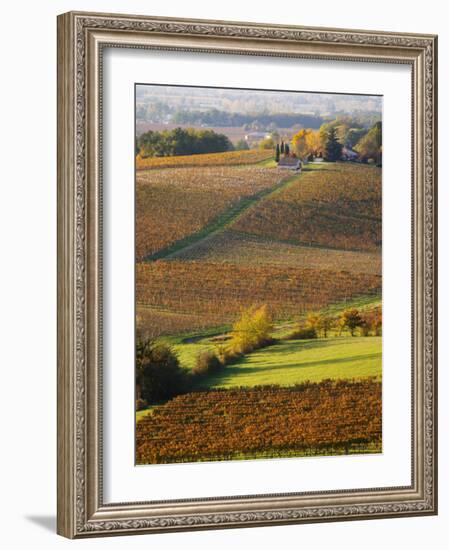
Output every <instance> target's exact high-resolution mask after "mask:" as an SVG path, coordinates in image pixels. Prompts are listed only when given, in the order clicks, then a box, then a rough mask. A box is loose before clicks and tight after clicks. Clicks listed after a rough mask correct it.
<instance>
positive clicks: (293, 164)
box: [278, 157, 302, 170]
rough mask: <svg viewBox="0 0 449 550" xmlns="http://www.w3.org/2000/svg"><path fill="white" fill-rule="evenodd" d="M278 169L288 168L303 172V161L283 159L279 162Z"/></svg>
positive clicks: (292, 158) (290, 158)
mask: <svg viewBox="0 0 449 550" xmlns="http://www.w3.org/2000/svg"><path fill="white" fill-rule="evenodd" d="M278 168H287V169H288V170H301V168H302V161H301V159H299V158H297V157H281V158H280V159H279V162H278Z"/></svg>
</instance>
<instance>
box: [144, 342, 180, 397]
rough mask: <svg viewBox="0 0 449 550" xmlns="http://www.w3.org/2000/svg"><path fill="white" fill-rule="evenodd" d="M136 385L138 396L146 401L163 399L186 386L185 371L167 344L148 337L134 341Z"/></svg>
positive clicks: (176, 393)
mask: <svg viewBox="0 0 449 550" xmlns="http://www.w3.org/2000/svg"><path fill="white" fill-rule="evenodd" d="M136 387H137V395H138V399H142V400H145V401H146V402H147V403H148V404H150V403H157V402H159V401H165V400H167V399H170V398H172V397H174V396H175V395H179V394H181V393H183V392H185V391H186V390H187V389H188V384H187V376H186V372H185V371H184V369H182V368H181V367H180V365H179V361H178V358H177V356H176V354H175V353H174V352H173V351H172V349H171V348H170V347H169V346H167V345H165V344H160V343H155V342H153V341H151V340H146V341H139V342H137V346H136Z"/></svg>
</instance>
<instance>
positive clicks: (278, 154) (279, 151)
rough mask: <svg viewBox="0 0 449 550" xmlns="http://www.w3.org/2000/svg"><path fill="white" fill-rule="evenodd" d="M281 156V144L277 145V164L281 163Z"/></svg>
mask: <svg viewBox="0 0 449 550" xmlns="http://www.w3.org/2000/svg"><path fill="white" fill-rule="evenodd" d="M280 156H281V149H280V147H279V143H276V162H279V159H280Z"/></svg>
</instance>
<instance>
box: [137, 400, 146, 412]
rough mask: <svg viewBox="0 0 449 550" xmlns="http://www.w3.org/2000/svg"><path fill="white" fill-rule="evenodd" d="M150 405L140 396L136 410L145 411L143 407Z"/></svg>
mask: <svg viewBox="0 0 449 550" xmlns="http://www.w3.org/2000/svg"><path fill="white" fill-rule="evenodd" d="M147 407H148V403H147V402H146V401H145V399H142V398H141V397H139V398H138V399H136V411H143V409H146V408H147Z"/></svg>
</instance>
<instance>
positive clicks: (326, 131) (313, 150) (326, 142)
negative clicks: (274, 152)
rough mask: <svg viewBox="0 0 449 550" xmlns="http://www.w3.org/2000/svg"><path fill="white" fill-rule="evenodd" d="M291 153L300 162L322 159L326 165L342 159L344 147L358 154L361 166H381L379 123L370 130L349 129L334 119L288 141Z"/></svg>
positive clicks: (304, 131) (303, 130) (299, 133)
mask: <svg viewBox="0 0 449 550" xmlns="http://www.w3.org/2000/svg"><path fill="white" fill-rule="evenodd" d="M292 147H293V151H294V153H295V154H296V155H297V156H298V157H299V158H301V159H313V158H315V157H323V158H325V159H326V160H329V161H337V160H341V159H342V158H344V147H346V148H347V149H349V150H353V151H355V152H356V153H357V154H358V158H359V159H360V160H361V161H362V162H368V161H369V160H372V161H373V162H375V163H376V164H377V165H380V164H382V123H381V122H380V121H378V122H376V123H375V124H374V125H373V126H372V127H371V128H369V129H366V128H350V127H348V125H347V124H346V123H341V122H340V121H339V120H338V119H337V120H335V121H333V122H332V123H329V124H323V125H322V126H321V128H320V129H319V130H313V129H311V128H303V129H301V130H300V131H299V132H297V133H296V134H295V135H294V136H293V138H292Z"/></svg>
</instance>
